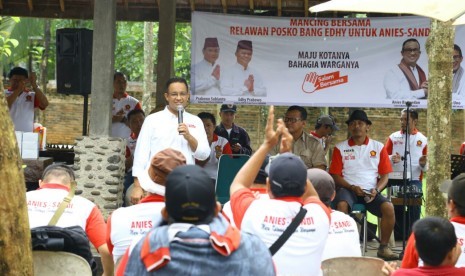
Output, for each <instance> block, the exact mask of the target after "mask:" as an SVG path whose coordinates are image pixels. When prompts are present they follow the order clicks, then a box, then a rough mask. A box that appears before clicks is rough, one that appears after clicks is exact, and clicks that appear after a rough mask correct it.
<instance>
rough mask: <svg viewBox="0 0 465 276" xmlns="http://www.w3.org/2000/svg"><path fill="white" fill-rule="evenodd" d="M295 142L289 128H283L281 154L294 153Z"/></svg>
mask: <svg viewBox="0 0 465 276" xmlns="http://www.w3.org/2000/svg"><path fill="white" fill-rule="evenodd" d="M293 142H294V137H292V134H291V133H290V132H289V130H288V129H287V127H284V128H283V131H282V135H281V145H280V146H279V150H280V152H279V153H285V152H292V144H293Z"/></svg>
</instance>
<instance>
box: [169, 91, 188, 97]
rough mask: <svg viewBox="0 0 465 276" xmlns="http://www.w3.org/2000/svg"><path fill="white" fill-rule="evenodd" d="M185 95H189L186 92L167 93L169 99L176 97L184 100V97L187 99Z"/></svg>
mask: <svg viewBox="0 0 465 276" xmlns="http://www.w3.org/2000/svg"><path fill="white" fill-rule="evenodd" d="M187 95H189V93H187V92H180V93H176V92H171V93H168V96H170V97H171V98H177V97H181V98H185V97H187Z"/></svg>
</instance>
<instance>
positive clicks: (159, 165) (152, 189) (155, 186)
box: [106, 148, 186, 263]
mask: <svg viewBox="0 0 465 276" xmlns="http://www.w3.org/2000/svg"><path fill="white" fill-rule="evenodd" d="M185 164H186V158H184V155H183V154H182V153H180V152H179V151H177V150H173V149H169V148H168V149H165V150H162V151H160V152H158V153H157V154H155V156H154V157H153V158H152V161H151V162H150V166H149V168H148V170H147V171H146V172H145V174H144V175H143V176H141V178H140V179H139V180H140V184H141V186H142V187H143V188H144V190H146V191H147V192H148V195H147V196H146V197H144V198H143V199H142V200H141V201H140V203H139V204H136V205H132V206H130V207H124V208H118V209H117V210H115V211H114V212H113V213H112V214H111V216H109V217H108V219H107V236H106V241H107V245H108V248H109V250H110V252H111V253H112V255H113V260H114V262H115V263H116V262H117V261H118V259H119V258H121V256H123V254H124V252H125V251H126V249H127V248H128V247H129V245H130V244H131V242H132V241H133V240H138V239H140V238H142V237H143V236H145V235H146V234H147V233H148V232H149V231H150V229H152V228H153V227H154V226H156V225H159V224H160V223H161V222H162V217H161V210H162V209H163V208H164V207H165V182H166V177H167V176H168V174H169V173H171V171H173V170H174V169H175V168H176V167H178V166H182V165H185Z"/></svg>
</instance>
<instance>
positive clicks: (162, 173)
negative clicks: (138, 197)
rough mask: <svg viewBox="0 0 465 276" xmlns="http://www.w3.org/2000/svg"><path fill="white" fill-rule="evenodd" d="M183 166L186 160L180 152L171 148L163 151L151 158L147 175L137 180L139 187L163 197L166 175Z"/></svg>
mask: <svg viewBox="0 0 465 276" xmlns="http://www.w3.org/2000/svg"><path fill="white" fill-rule="evenodd" d="M185 164H186V158H185V157H184V155H183V154H182V153H181V152H179V151H177V150H174V149H171V148H167V149H164V150H162V151H160V152H158V153H157V154H155V155H154V156H153V158H152V160H151V161H150V166H149V167H148V170H147V173H146V174H143V175H142V176H141V177H140V179H139V182H140V186H141V187H142V188H143V189H144V190H145V191H147V192H150V193H154V194H160V195H164V186H165V183H166V177H167V176H168V174H169V173H171V171H173V170H174V169H175V168H176V167H178V166H181V165H185Z"/></svg>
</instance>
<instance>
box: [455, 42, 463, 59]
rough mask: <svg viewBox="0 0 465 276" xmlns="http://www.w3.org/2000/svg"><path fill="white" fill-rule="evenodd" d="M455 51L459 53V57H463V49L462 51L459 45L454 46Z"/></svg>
mask: <svg viewBox="0 0 465 276" xmlns="http://www.w3.org/2000/svg"><path fill="white" fill-rule="evenodd" d="M454 50H456V51H457V52H459V56H460V57H462V49H460V47H459V45H457V44H454Z"/></svg>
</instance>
